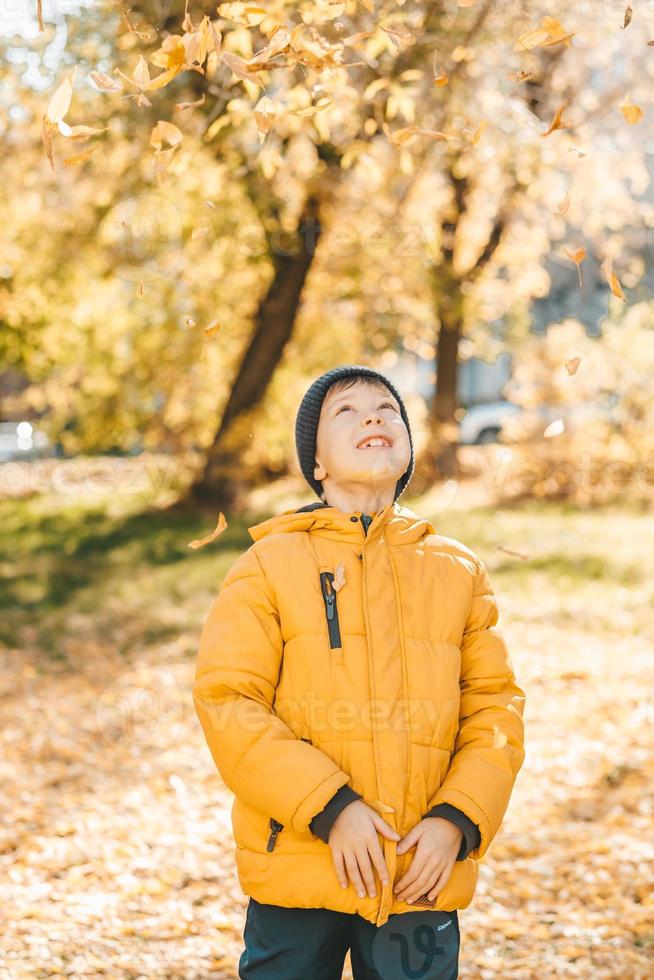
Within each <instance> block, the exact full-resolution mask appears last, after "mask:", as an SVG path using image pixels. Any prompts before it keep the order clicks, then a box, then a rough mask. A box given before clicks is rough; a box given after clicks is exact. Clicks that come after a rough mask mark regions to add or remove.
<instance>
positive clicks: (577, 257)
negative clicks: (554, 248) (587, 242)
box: [565, 245, 586, 286]
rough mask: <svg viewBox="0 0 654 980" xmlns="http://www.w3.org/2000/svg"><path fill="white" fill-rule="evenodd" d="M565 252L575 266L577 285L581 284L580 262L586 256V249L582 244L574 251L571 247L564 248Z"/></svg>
mask: <svg viewBox="0 0 654 980" xmlns="http://www.w3.org/2000/svg"><path fill="white" fill-rule="evenodd" d="M565 254H566V255H567V256H568V258H569V259H570V261H571V262H574V264H575V265H576V266H577V273H578V275H579V285H580V286H583V282H582V281H581V263H582V262H583V261H584V259H585V258H586V249H585V248H584V247H583V245H582V246H581V248H578V249H576V250H575V251H574V252H573V251H572V250H571V249H569V248H566V249H565Z"/></svg>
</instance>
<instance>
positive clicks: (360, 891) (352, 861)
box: [345, 851, 366, 898]
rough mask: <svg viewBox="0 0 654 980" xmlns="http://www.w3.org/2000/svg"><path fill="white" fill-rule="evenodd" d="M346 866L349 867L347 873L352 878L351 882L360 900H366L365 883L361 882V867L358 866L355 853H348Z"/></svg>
mask: <svg viewBox="0 0 654 980" xmlns="http://www.w3.org/2000/svg"><path fill="white" fill-rule="evenodd" d="M345 864H346V867H347V872H348V874H349V876H350V881H351V882H352V884H353V885H354V889H355V891H356V893H357V895H358V896H359V898H364V897H365V894H366V893H365V890H364V887H363V882H362V880H361V875H360V874H359V865H358V864H357V861H356V857H355V854H354V852H353V851H346V853H345Z"/></svg>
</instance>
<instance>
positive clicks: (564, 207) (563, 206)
mask: <svg viewBox="0 0 654 980" xmlns="http://www.w3.org/2000/svg"><path fill="white" fill-rule="evenodd" d="M569 207H570V196H569V194H568V193H567V192H566V195H565V197H564V198H563V200H562V201H560V202H559V203H558V204H557V206H556V208H555V209H554V214H555V215H556V216H557V217H558V218H562V217H563V215H564V214H567V212H568V208H569Z"/></svg>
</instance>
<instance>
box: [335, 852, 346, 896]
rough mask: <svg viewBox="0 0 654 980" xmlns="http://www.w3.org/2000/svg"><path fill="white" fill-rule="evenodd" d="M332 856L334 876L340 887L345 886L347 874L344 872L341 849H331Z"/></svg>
mask: <svg viewBox="0 0 654 980" xmlns="http://www.w3.org/2000/svg"><path fill="white" fill-rule="evenodd" d="M332 857H333V859H334V868H335V869H336V877H337V878H338V883H339V885H340V886H341V888H347V874H346V873H345V861H344V860H343V855H342V853H341V851H333V852H332Z"/></svg>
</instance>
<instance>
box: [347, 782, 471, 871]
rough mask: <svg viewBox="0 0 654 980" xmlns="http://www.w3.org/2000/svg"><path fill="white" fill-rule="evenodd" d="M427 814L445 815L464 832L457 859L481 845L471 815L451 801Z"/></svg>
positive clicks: (438, 805) (445, 817)
mask: <svg viewBox="0 0 654 980" xmlns="http://www.w3.org/2000/svg"><path fill="white" fill-rule="evenodd" d="M344 788H345V787H344ZM339 792H340V790H339ZM425 816H427V817H443V818H444V819H445V820H449V821H451V823H453V824H455V825H456V826H457V827H458V828H459V830H460V831H461V832H462V833H463V840H462V841H461V847H460V848H459V853H458V854H457V856H456V859H457V861H464V860H465V859H466V858H467V856H468V854H469V853H470V851H473V850H474V849H475V848H476V847H479V844H480V843H481V834H480V833H479V827H478V826H477V824H476V823H474V821H472V820H471V819H470V817H468V816H466V814H465V813H463V811H462V810H459V809H458V807H455V806H452V804H451V803H437V804H436V806H433V807H432V808H431V810H429V812H428V813H426V814H425Z"/></svg>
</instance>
